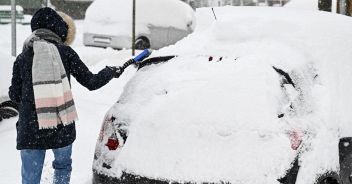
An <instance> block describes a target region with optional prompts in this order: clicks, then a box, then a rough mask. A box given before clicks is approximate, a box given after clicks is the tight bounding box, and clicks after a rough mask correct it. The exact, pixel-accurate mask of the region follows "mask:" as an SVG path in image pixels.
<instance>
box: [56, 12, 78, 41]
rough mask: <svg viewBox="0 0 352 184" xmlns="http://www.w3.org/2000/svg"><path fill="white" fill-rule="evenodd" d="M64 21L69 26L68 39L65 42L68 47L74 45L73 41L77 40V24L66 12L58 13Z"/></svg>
mask: <svg viewBox="0 0 352 184" xmlns="http://www.w3.org/2000/svg"><path fill="white" fill-rule="evenodd" d="M57 13H58V14H59V15H60V16H61V17H62V19H63V20H64V21H65V22H66V24H67V26H68V30H67V37H66V40H65V44H66V45H71V44H72V43H73V41H74V40H75V38H76V25H75V22H74V21H73V19H72V17H70V16H69V15H67V14H66V13H64V12H60V11H59V12H57Z"/></svg>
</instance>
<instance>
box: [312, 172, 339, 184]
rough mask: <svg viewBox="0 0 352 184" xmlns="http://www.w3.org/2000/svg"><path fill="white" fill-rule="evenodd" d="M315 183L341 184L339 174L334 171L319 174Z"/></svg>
mask: <svg viewBox="0 0 352 184" xmlns="http://www.w3.org/2000/svg"><path fill="white" fill-rule="evenodd" d="M315 184H342V182H341V180H340V178H339V175H338V174H337V173H335V172H327V173H325V174H323V175H321V176H320V177H319V178H318V179H317V181H316V182H315Z"/></svg>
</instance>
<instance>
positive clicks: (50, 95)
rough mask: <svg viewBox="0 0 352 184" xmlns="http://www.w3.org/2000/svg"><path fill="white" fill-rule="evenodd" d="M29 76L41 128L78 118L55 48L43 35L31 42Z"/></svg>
mask: <svg viewBox="0 0 352 184" xmlns="http://www.w3.org/2000/svg"><path fill="white" fill-rule="evenodd" d="M33 51H34V57H33V65H32V80H33V91H34V98H35V108H36V112H37V115H38V124H39V128H40V129H49V128H56V127H57V125H58V124H63V125H69V124H71V123H73V122H74V121H76V120H77V119H78V116H77V112H76V108H75V104H74V101H73V98H72V92H71V87H70V84H69V81H68V78H67V76H66V71H65V68H64V66H63V64H62V60H61V57H60V54H59V51H58V49H57V48H56V46H55V45H54V44H52V43H49V42H47V41H45V40H44V39H39V40H37V39H36V40H35V41H34V42H33Z"/></svg>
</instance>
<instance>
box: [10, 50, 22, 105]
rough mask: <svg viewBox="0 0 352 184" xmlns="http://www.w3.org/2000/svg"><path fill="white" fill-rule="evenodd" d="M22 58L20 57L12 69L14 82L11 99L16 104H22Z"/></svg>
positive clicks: (12, 82)
mask: <svg viewBox="0 0 352 184" xmlns="http://www.w3.org/2000/svg"><path fill="white" fill-rule="evenodd" d="M20 58H21V56H18V57H17V59H16V61H15V63H14V64H13V68H12V80H11V86H10V88H9V97H10V99H11V100H12V101H13V102H15V103H18V104H19V103H20V102H21V96H22V77H21V67H20V66H19V60H20Z"/></svg>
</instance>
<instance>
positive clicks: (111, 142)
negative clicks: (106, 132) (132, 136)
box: [105, 137, 119, 150]
mask: <svg viewBox="0 0 352 184" xmlns="http://www.w3.org/2000/svg"><path fill="white" fill-rule="evenodd" d="M105 146H107V147H108V148H109V150H116V149H117V148H118V147H119V140H118V139H117V138H114V137H110V138H109V139H108V142H107V143H106V144H105Z"/></svg>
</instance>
